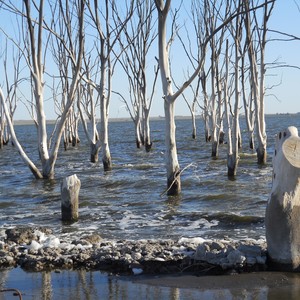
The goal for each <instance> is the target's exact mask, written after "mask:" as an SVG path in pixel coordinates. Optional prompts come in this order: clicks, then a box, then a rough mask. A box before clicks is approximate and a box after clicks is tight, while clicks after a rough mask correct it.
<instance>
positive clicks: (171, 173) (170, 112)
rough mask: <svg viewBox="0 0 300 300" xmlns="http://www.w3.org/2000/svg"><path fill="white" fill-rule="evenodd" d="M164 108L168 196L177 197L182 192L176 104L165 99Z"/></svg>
mask: <svg viewBox="0 0 300 300" xmlns="http://www.w3.org/2000/svg"><path fill="white" fill-rule="evenodd" d="M164 108H165V118H166V121H165V122H166V124H165V128H166V129H165V130H166V133H165V134H166V139H165V142H166V167H167V186H168V195H177V194H178V193H180V191H181V181H180V167H179V163H178V158H177V146H176V125H175V102H174V101H171V102H170V101H168V100H167V99H165V105H164Z"/></svg>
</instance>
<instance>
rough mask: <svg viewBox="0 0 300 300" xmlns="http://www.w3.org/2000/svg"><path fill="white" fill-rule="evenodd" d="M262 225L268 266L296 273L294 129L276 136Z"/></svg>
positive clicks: (299, 214)
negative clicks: (269, 264) (267, 197)
mask: <svg viewBox="0 0 300 300" xmlns="http://www.w3.org/2000/svg"><path fill="white" fill-rule="evenodd" d="M265 225H266V238H267V247H268V255H269V259H270V263H271V266H272V265H273V266H275V267H276V268H277V269H281V270H290V271H299V270H300V138H299V136H298V130H297V128H296V127H289V128H288V129H286V130H285V131H282V132H279V133H278V135H277V138H276V145H275V153H274V156H273V184H272V190H271V195H270V197H269V201H268V204H267V209H266V219H265Z"/></svg>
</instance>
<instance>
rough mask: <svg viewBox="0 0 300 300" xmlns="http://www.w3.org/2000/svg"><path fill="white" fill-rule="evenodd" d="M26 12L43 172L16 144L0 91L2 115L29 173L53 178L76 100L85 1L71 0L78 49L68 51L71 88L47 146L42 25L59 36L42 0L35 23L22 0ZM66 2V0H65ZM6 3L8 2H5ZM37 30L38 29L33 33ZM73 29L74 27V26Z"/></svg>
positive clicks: (39, 176)
mask: <svg viewBox="0 0 300 300" xmlns="http://www.w3.org/2000/svg"><path fill="white" fill-rule="evenodd" d="M23 2H24V7H25V11H24V12H22V13H21V15H22V16H23V15H24V16H25V19H26V25H27V30H28V38H29V43H28V48H27V49H26V50H27V51H28V52H27V53H28V55H26V56H23V57H24V58H25V59H26V61H27V65H28V67H29V69H30V73H31V78H32V82H33V91H34V100H35V104H34V106H35V113H36V125H37V133H38V136H37V140H38V151H39V157H40V160H41V165H42V171H40V170H39V169H38V168H37V166H36V165H35V164H34V163H33V162H32V161H31V160H30V158H29V157H28V156H27V155H26V153H25V151H24V150H23V149H22V146H21V144H20V143H19V141H18V139H17V137H16V134H15V131H14V127H13V124H12V121H11V118H10V116H9V111H8V109H7V105H6V103H5V101H4V95H3V92H2V90H1V95H0V96H1V97H0V98H1V104H2V107H3V109H4V112H5V116H6V119H7V122H8V126H9V129H10V133H11V135H12V140H13V142H14V144H15V145H16V148H17V150H18V152H19V153H20V155H21V157H22V158H23V160H24V162H25V163H26V164H27V165H28V167H29V168H30V170H31V172H32V173H33V175H34V176H35V177H36V178H49V179H51V178H54V167H55V163H56V160H57V154H58V150H59V145H60V140H61V137H62V134H63V130H64V126H65V122H66V120H67V117H68V115H69V113H70V109H71V107H72V104H73V102H74V99H75V95H76V90H77V85H78V82H79V74H80V68H81V60H82V49H83V41H84V39H83V23H84V5H85V1H84V0H78V1H76V2H73V4H76V7H77V17H78V24H77V25H78V31H77V38H78V40H79V47H78V49H77V51H78V52H76V53H74V52H72V51H71V50H70V51H69V55H70V57H71V59H72V64H73V67H74V70H75V72H74V74H73V79H72V82H71V87H70V90H69V92H68V100H67V103H66V106H65V109H64V111H63V112H62V114H61V117H60V120H59V122H58V124H57V126H56V131H55V133H54V134H53V138H52V139H51V145H49V147H48V138H47V127H46V115H45V110H44V79H43V75H44V69H45V61H44V59H45V57H46V55H45V53H43V45H44V43H43V36H44V35H43V33H44V27H46V28H47V29H48V30H49V31H50V32H51V34H54V35H56V37H57V38H59V34H57V33H56V32H53V31H52V30H51V28H50V27H49V26H47V23H46V22H45V20H44V0H41V1H40V3H39V6H36V5H34V8H35V10H36V13H37V22H36V20H35V19H34V18H33V17H32V11H31V1H30V0H23ZM67 3H68V1H67ZM6 4H7V3H6ZM7 7H9V9H10V10H13V11H14V12H16V13H20V12H19V11H18V10H17V8H16V7H15V6H14V5H13V4H11V3H10V2H9V4H7ZM36 29H37V32H36ZM73 30H74V28H73ZM61 42H62V43H63V44H64V45H65V46H66V48H67V42H66V41H64V40H62V39H61Z"/></svg>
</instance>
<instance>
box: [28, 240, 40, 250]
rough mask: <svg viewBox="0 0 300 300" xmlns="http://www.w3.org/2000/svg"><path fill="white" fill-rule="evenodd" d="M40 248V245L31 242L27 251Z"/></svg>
mask: <svg viewBox="0 0 300 300" xmlns="http://www.w3.org/2000/svg"><path fill="white" fill-rule="evenodd" d="M40 248H42V245H41V244H40V243H38V242H37V241H34V240H33V241H31V244H30V245H29V246H28V250H32V251H37V250H39V249H40Z"/></svg>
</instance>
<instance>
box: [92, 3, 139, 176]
mask: <svg viewBox="0 0 300 300" xmlns="http://www.w3.org/2000/svg"><path fill="white" fill-rule="evenodd" d="M87 7H88V10H89V16H90V18H91V22H92V23H93V26H94V27H95V30H96V32H97V39H99V41H100V43H95V47H97V50H96V51H97V53H98V55H99V59H100V79H99V80H100V82H99V84H96V83H95V82H92V81H91V80H89V81H88V82H89V84H92V85H93V87H94V88H95V89H96V90H97V92H98V93H99V96H100V140H101V147H102V163H103V169H104V171H109V170H111V169H112V160H111V155H110V149H109V139H108V113H109V102H110V98H111V93H112V75H113V70H114V66H115V64H116V61H117V60H116V59H115V60H114V61H113V55H114V54H115V51H116V43H117V41H118V38H119V36H120V34H121V33H122V31H123V29H124V27H125V26H126V24H127V22H128V21H129V20H130V18H131V16H132V12H133V1H131V4H130V7H129V8H128V9H127V12H126V13H125V17H124V20H121V19H120V16H119V15H118V9H117V6H116V3H115V1H114V0H112V1H109V0H105V3H104V5H103V7H99V5H98V1H96V0H95V1H94V2H93V3H92V1H91V0H90V1H87ZM111 15H113V16H114V17H115V18H117V19H118V25H117V26H114V28H112V24H111V22H110V21H111V17H112V16H111ZM101 16H102V22H101Z"/></svg>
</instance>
